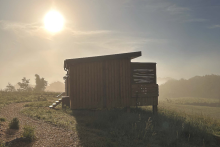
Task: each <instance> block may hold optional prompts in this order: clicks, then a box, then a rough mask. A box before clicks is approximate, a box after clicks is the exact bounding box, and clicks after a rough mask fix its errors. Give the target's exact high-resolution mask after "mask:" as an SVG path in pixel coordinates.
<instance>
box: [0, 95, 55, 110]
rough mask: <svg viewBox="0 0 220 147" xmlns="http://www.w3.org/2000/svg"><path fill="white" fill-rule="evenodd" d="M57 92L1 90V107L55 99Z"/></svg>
mask: <svg viewBox="0 0 220 147" xmlns="http://www.w3.org/2000/svg"><path fill="white" fill-rule="evenodd" d="M57 95H58V93H55V92H43V93H38V92H5V91H0V109H1V108H2V107H4V106H5V105H8V104H11V103H20V102H36V101H48V100H54V97H55V96H57Z"/></svg>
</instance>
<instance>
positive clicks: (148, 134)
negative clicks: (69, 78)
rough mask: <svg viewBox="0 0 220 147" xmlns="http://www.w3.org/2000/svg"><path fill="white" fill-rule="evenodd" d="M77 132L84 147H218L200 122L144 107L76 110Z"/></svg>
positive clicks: (73, 113) (74, 113)
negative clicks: (153, 112) (129, 110)
mask: <svg viewBox="0 0 220 147" xmlns="http://www.w3.org/2000/svg"><path fill="white" fill-rule="evenodd" d="M71 115H73V116H74V117H75V119H76V121H77V125H76V130H77V132H78V136H79V138H80V143H81V145H83V146H84V147H87V146H89V147H99V146H100V147H101V146H106V147H117V146H118V147H123V146H125V147H133V146H137V147H146V146H149V147H157V146H163V147H166V146H167V147H172V146H173V147H176V146H178V147H187V146H199V147H201V146H209V147H212V146H213V147H217V146H219V145H218V143H217V141H216V139H215V138H214V137H213V135H211V134H209V133H208V131H207V128H205V126H203V125H202V124H201V123H199V122H198V123H197V122H194V123H191V122H187V121H186V120H185V118H184V117H180V116H178V115H177V114H176V113H168V112H159V113H158V114H157V115H153V114H152V111H150V110H144V109H141V108H138V109H135V108H131V112H130V113H127V112H126V110H125V109H122V108H121V109H120V108H118V109H111V110H94V111H92V110H73V111H72V114H71Z"/></svg>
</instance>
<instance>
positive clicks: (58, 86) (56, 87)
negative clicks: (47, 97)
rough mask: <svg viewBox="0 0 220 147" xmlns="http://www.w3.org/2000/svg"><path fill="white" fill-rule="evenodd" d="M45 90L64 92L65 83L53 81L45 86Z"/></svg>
mask: <svg viewBox="0 0 220 147" xmlns="http://www.w3.org/2000/svg"><path fill="white" fill-rule="evenodd" d="M45 91H52V92H64V91H65V84H64V83H63V82H60V81H56V82H53V83H51V84H50V85H49V86H47V87H46V89H45Z"/></svg>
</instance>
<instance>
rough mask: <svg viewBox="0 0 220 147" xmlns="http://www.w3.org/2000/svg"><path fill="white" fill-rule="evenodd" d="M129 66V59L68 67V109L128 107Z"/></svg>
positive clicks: (129, 103)
mask: <svg viewBox="0 0 220 147" xmlns="http://www.w3.org/2000/svg"><path fill="white" fill-rule="evenodd" d="M130 66H131V64H130V59H121V60H120V59H117V60H105V61H102V62H86V63H78V64H75V65H74V66H71V67H70V68H69V71H70V72H69V75H70V77H69V79H70V84H69V87H70V90H69V91H70V101H71V104H70V105H71V109H89V108H103V107H108V108H110V107H126V106H130V105H131V80H130V79H131V76H130V75H131V74H130V71H131V68H130Z"/></svg>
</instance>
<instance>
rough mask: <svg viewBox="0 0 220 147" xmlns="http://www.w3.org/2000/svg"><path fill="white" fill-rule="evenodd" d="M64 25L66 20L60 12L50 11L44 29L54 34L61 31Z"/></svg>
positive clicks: (45, 18) (45, 19)
mask: <svg viewBox="0 0 220 147" xmlns="http://www.w3.org/2000/svg"><path fill="white" fill-rule="evenodd" d="M63 25H64V18H63V16H62V15H61V14H60V13H59V12H58V11H54V10H52V11H49V12H48V13H47V14H46V15H45V17H44V27H45V29H46V30H48V31H50V32H52V33H56V32H59V31H61V30H62V28H63Z"/></svg>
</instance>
